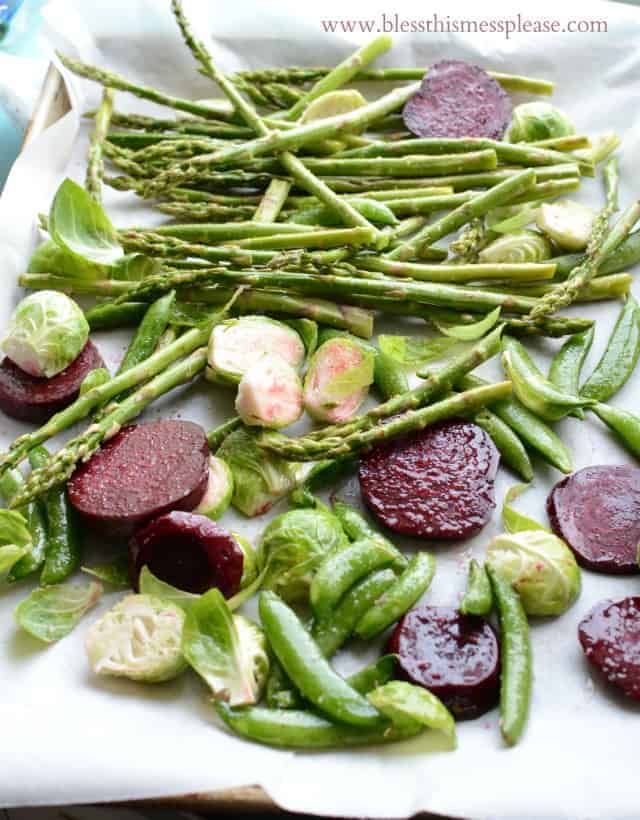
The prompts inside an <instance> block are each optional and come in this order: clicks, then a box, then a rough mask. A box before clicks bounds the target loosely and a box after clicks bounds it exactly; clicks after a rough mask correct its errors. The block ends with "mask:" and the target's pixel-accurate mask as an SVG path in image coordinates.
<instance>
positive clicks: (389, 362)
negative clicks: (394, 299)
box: [318, 327, 409, 401]
mask: <svg viewBox="0 0 640 820" xmlns="http://www.w3.org/2000/svg"><path fill="white" fill-rule="evenodd" d="M336 336H341V337H343V338H344V337H346V338H348V339H351V341H352V342H355V344H357V345H359V346H360V347H361V349H362V350H366V351H368V352H371V353H373V355H374V360H373V383H374V384H375V386H376V387H377V389H378V391H379V393H380V395H381V396H382V398H383V399H384V400H385V401H386V400H387V399H390V398H392V397H393V396H397V395H400V393H406V392H407V391H408V390H409V380H408V379H407V374H406V373H405V372H404V370H403V369H402V368H401V367H398V365H397V362H395V361H394V359H392V358H391V356H388V355H387V354H386V353H384V352H383V351H382V350H380V349H379V348H378V347H376V346H375V345H372V344H370V343H369V342H365V341H363V340H362V339H360V338H358V337H357V336H353V335H352V334H351V333H348V332H347V331H346V330H336V329H334V328H331V327H323V328H322V329H321V330H320V334H319V337H318V345H321V344H324V342H326V341H327V340H329V339H334V338H335V337H336Z"/></svg>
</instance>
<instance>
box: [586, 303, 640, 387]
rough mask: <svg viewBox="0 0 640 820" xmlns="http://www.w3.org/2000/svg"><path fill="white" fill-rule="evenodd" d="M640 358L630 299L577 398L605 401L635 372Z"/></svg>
mask: <svg viewBox="0 0 640 820" xmlns="http://www.w3.org/2000/svg"><path fill="white" fill-rule="evenodd" d="M639 355H640V316H639V313H638V304H637V302H636V300H635V299H634V298H633V297H632V296H629V298H628V299H627V301H626V302H625V304H624V306H623V308H622V310H621V311H620V315H619V316H618V320H617V322H616V324H615V327H614V328H613V331H612V332H611V336H610V337H609V341H608V343H607V347H606V350H605V351H604V353H603V354H602V358H601V359H600V361H599V362H598V364H597V365H596V367H595V369H594V371H593V373H592V374H591V375H590V376H589V378H588V379H587V381H586V382H585V383H584V384H583V385H582V389H581V390H580V395H581V396H584V397H585V398H588V399H595V400H596V401H600V402H604V401H608V400H609V399H610V398H611V397H612V396H613V395H615V394H616V393H617V392H618V390H620V388H621V387H622V385H623V384H625V382H626V381H627V380H628V378H629V377H630V376H631V374H632V373H633V371H634V368H635V366H636V363H637V361H638V356H639Z"/></svg>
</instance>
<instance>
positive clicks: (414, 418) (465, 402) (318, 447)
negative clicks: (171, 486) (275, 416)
mask: <svg viewBox="0 0 640 820" xmlns="http://www.w3.org/2000/svg"><path fill="white" fill-rule="evenodd" d="M510 395H511V382H498V383H497V384H492V385H489V386H487V387H477V388H474V389H472V390H466V391H464V392H463V393H458V394H457V395H455V396H451V397H449V398H446V399H443V400H442V401H438V402H435V403H434V404H431V405H429V406H428V407H421V408H420V409H418V410H409V411H408V412H406V413H403V414H402V415H400V416H397V417H395V418H393V419H391V420H389V421H386V422H385V423H384V424H378V425H376V426H374V427H371V428H369V429H367V430H360V431H357V432H354V433H351V434H350V435H347V436H344V437H336V438H324V439H322V441H320V442H313V445H310V443H309V442H308V441H305V440H304V439H303V438H299V439H293V438H288V437H287V436H285V435H283V434H282V433H275V432H265V433H262V434H261V435H260V436H259V438H258V444H259V445H260V447H263V448H264V449H266V450H269V452H272V453H276V454H277V455H279V456H280V457H283V458H286V459H289V460H291V461H317V460H318V458H339V457H341V456H345V455H351V454H353V453H359V452H362V451H363V450H367V449H370V448H371V447H373V446H375V445H376V444H380V443H382V442H384V441H390V440H391V439H393V438H397V437H398V436H401V435H406V434H407V433H412V432H415V431H418V430H424V428H425V427H429V426H430V425H432V424H435V423H436V422H438V421H442V420H444V419H449V418H453V417H455V416H460V415H466V414H468V413H474V412H475V411H477V410H480V409H481V408H483V407H486V405H488V404H492V403H493V402H496V401H499V400H501V399H506V398H508V397H509V396H510Z"/></svg>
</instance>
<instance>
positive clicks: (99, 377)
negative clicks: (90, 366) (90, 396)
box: [80, 367, 111, 396]
mask: <svg viewBox="0 0 640 820" xmlns="http://www.w3.org/2000/svg"><path fill="white" fill-rule="evenodd" d="M110 378H111V376H110V375H109V371H108V370H107V368H106V367H96V368H95V369H94V370H90V371H89V372H88V373H87V375H86V376H85V377H84V379H83V380H82V384H81V385H80V395H81V396H84V394H85V393H87V392H88V391H89V390H92V389H93V388H94V387H100V385H101V384H104V383H105V382H108V381H109V379H110Z"/></svg>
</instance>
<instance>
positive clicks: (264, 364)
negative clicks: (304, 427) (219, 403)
mask: <svg viewBox="0 0 640 820" xmlns="http://www.w3.org/2000/svg"><path fill="white" fill-rule="evenodd" d="M235 406H236V411H237V413H238V415H239V416H240V418H241V419H242V421H243V422H244V423H245V424H246V425H248V426H249V427H266V428H268V429H275V430H277V429H279V428H281V427H288V426H289V425H290V424H293V423H294V422H296V421H297V420H298V419H299V418H300V416H301V415H302V409H303V408H302V383H301V381H300V377H299V376H298V374H297V372H296V370H295V369H294V368H293V367H292V366H291V365H290V364H289V363H288V362H286V361H285V360H284V359H283V358H281V356H279V355H277V354H272V353H266V354H264V355H263V356H261V357H260V358H259V359H258V360H257V361H256V362H255V363H254V364H253V365H251V367H249V369H248V370H246V371H245V373H244V374H243V376H242V378H241V379H240V384H239V385H238V394H237V396H236V404H235Z"/></svg>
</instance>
